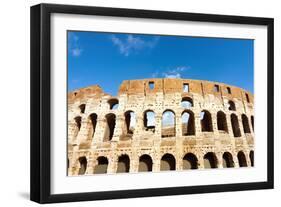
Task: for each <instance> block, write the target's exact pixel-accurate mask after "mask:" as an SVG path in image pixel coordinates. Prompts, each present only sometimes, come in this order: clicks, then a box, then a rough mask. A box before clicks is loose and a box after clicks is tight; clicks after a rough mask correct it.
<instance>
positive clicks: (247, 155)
mask: <svg viewBox="0 0 281 207" xmlns="http://www.w3.org/2000/svg"><path fill="white" fill-rule="evenodd" d="M244 153H245V157H246V162H247V167H251V159H250V151H248V150H247V151H244Z"/></svg>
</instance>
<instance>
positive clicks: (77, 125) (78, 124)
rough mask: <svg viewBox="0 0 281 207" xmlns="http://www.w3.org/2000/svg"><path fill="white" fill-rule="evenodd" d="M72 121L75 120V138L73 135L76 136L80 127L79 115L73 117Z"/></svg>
mask: <svg viewBox="0 0 281 207" xmlns="http://www.w3.org/2000/svg"><path fill="white" fill-rule="evenodd" d="M74 122H75V131H74V138H75V137H77V135H78V133H79V131H80V129H81V122H82V118H81V116H77V117H75V118H74Z"/></svg>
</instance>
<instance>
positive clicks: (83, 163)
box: [78, 157, 87, 175]
mask: <svg viewBox="0 0 281 207" xmlns="http://www.w3.org/2000/svg"><path fill="white" fill-rule="evenodd" d="M78 161H79V164H80V168H79V171H78V175H84V174H85V173H86V170H87V159H86V157H80V158H79V159H78Z"/></svg>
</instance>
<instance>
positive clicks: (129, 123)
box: [125, 111, 136, 134]
mask: <svg viewBox="0 0 281 207" xmlns="http://www.w3.org/2000/svg"><path fill="white" fill-rule="evenodd" d="M125 125H126V134H133V133H134V129H135V125H136V115H135V112H133V111H127V112H126V113H125Z"/></svg>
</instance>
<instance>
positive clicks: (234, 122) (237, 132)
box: [230, 114, 241, 137]
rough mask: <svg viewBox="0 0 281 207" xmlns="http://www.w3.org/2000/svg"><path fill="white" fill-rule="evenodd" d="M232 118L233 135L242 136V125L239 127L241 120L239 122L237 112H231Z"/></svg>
mask: <svg viewBox="0 0 281 207" xmlns="http://www.w3.org/2000/svg"><path fill="white" fill-rule="evenodd" d="M230 118H231V126H232V131H233V136H234V137H241V132H240V127H239V122H238V118H237V116H236V115H235V114H231V116H230Z"/></svg>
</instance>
